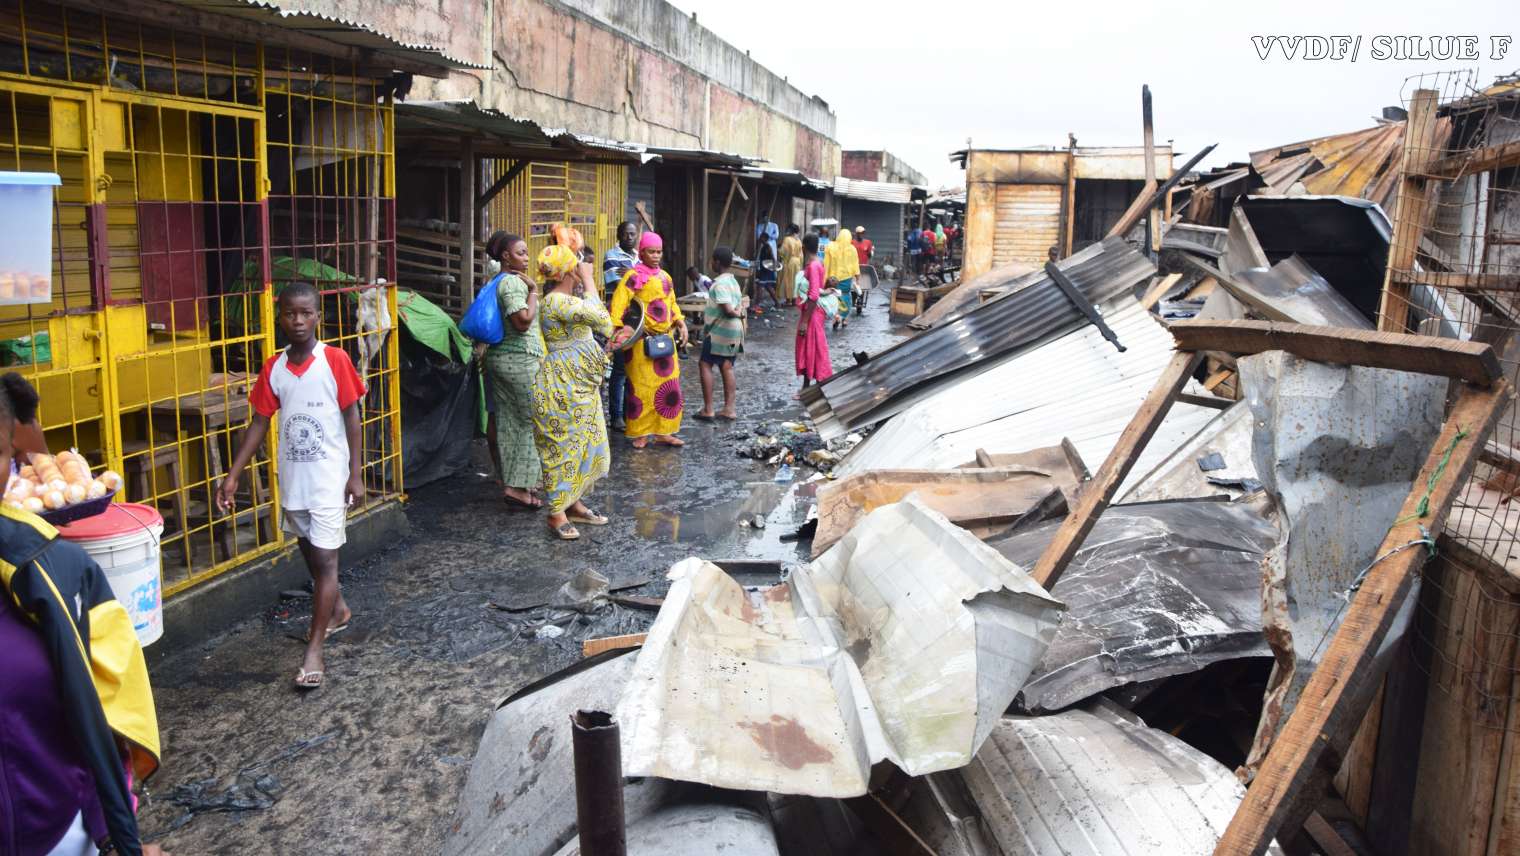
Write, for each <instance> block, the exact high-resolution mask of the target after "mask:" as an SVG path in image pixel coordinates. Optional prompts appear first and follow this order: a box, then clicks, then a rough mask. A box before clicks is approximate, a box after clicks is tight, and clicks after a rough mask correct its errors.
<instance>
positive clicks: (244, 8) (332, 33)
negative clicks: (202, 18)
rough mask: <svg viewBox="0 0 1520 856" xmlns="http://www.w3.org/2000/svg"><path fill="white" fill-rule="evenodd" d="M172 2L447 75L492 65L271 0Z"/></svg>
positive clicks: (363, 25)
mask: <svg viewBox="0 0 1520 856" xmlns="http://www.w3.org/2000/svg"><path fill="white" fill-rule="evenodd" d="M171 2H174V3H176V4H178V5H180V6H185V7H187V8H191V9H198V10H201V11H204V12H211V13H215V14H217V15H227V16H229V17H233V18H241V19H243V20H245V21H253V22H255V23H259V24H265V25H269V26H274V27H280V28H282V29H287V30H295V31H298V32H301V33H304V34H306V35H310V36H316V37H318V38H322V39H326V40H327V41H330V42H333V43H335V44H339V45H342V46H344V47H350V48H360V49H363V50H369V51H374V52H376V53H378V54H381V55H385V56H391V57H394V58H398V59H405V60H407V61H408V62H411V63H414V64H416V65H419V66H427V67H431V68H434V69H437V70H438V71H439V72H441V73H440V74H439V75H438V76H440V77H442V76H445V75H447V73H448V71H449V70H450V69H454V68H479V69H488V68H490V66H485V65H478V64H476V63H472V62H468V61H466V60H462V59H459V58H457V57H451V56H449V55H447V54H445V53H444V52H443V51H442V50H441V49H440V48H437V47H435V46H433V45H422V44H413V43H408V42H403V41H401V40H399V39H397V38H395V37H393V36H389V35H386V34H384V33H382V32H380V31H378V30H376V29H375V28H374V27H372V26H370V25H369V24H365V23H361V22H359V21H351V20H348V19H345V18H339V17H336V16H333V15H325V14H322V13H320V12H311V11H307V10H305V9H285V8H281V7H280V6H278V5H276V4H274V3H270V2H267V0H171Z"/></svg>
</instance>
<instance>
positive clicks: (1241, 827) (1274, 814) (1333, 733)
mask: <svg viewBox="0 0 1520 856" xmlns="http://www.w3.org/2000/svg"><path fill="white" fill-rule="evenodd" d="M1512 397H1513V390H1511V389H1510V386H1509V384H1508V383H1506V382H1504V381H1502V380H1501V381H1499V382H1498V383H1496V384H1494V385H1493V387H1491V388H1489V389H1479V388H1476V387H1467V388H1465V389H1464V390H1463V392H1462V395H1461V397H1460V398H1458V399H1457V403H1456V405H1455V406H1454V407H1453V408H1452V411H1451V414H1450V415H1449V416H1448V417H1447V419H1446V423H1445V424H1444V425H1443V426H1442V427H1441V433H1440V434H1439V435H1437V437H1436V440H1435V443H1434V444H1433V445H1432V447H1431V449H1430V454H1429V455H1428V456H1427V457H1426V459H1425V464H1424V466H1423V467H1421V469H1420V472H1419V474H1418V475H1416V476H1415V479H1414V481H1413V483H1412V486H1411V488H1410V492H1409V496H1408V497H1406V498H1405V500H1404V504H1403V507H1402V508H1401V509H1400V510H1399V513H1398V515H1397V516H1396V517H1395V518H1394V520H1395V521H1396V522H1395V523H1394V525H1393V526H1392V528H1390V529H1389V530H1388V535H1387V537H1385V538H1384V539H1383V543H1382V545H1380V546H1379V547H1378V549H1377V551H1376V552H1375V553H1374V555H1376V556H1378V557H1381V559H1380V561H1377V562H1374V563H1373V564H1372V566H1371V568H1370V569H1369V570H1368V571H1367V574H1366V577H1365V579H1364V580H1363V581H1362V585H1361V588H1360V590H1358V591H1357V592H1356V594H1355V595H1354V596H1353V598H1352V600H1351V605H1350V606H1349V607H1347V609H1346V614H1345V618H1344V620H1343V621H1342V623H1341V626H1340V628H1339V629H1338V630H1337V631H1336V633H1335V637H1334V638H1333V639H1332V640H1331V642H1330V644H1329V647H1328V648H1327V649H1326V651H1325V656H1324V657H1323V659H1321V660H1320V664H1319V667H1318V668H1316V669H1315V670H1314V674H1313V675H1312V676H1310V678H1309V683H1308V685H1307V686H1305V687H1304V691H1303V693H1302V694H1301V695H1300V696H1299V700H1298V704H1297V706H1295V707H1294V709H1293V712H1292V714H1291V715H1290V716H1289V718H1288V721H1287V723H1286V724H1285V725H1284V727H1283V729H1282V731H1281V732H1280V733H1279V734H1278V737H1277V740H1276V741H1275V742H1273V744H1272V748H1271V750H1269V751H1268V753H1267V757H1266V759H1265V760H1264V761H1263V762H1262V765H1261V768H1260V769H1259V770H1258V772H1257V774H1256V779H1255V780H1254V781H1253V782H1252V783H1251V787H1250V789H1249V790H1247V791H1246V798H1245V800H1244V801H1242V802H1241V804H1240V807H1239V808H1238V809H1237V810H1236V812H1235V815H1234V817H1232V818H1231V819H1230V825H1229V827H1228V828H1227V829H1226V830H1225V834H1224V836H1223V837H1222V838H1220V840H1219V844H1218V846H1217V847H1215V849H1214V854H1215V856H1239V855H1240V854H1259V853H1262V852H1264V851H1265V850H1266V848H1267V844H1268V843H1269V842H1270V841H1271V840H1272V838H1273V836H1275V835H1277V834H1278V833H1279V832H1282V831H1290V829H1291V823H1292V822H1293V820H1294V819H1297V818H1302V817H1305V816H1306V812H1305V806H1308V807H1309V808H1310V809H1312V807H1313V805H1314V802H1315V800H1316V799H1317V797H1318V794H1317V793H1314V792H1313V791H1315V790H1316V788H1314V787H1313V785H1314V783H1315V782H1320V783H1322V782H1323V781H1324V780H1325V777H1324V776H1322V775H1316V774H1317V773H1318V772H1319V770H1320V768H1321V766H1322V765H1323V766H1325V767H1328V768H1329V769H1334V768H1335V767H1336V766H1337V765H1338V763H1339V758H1340V757H1341V755H1342V753H1343V752H1344V751H1345V748H1346V744H1347V743H1348V742H1349V741H1350V739H1351V730H1352V728H1354V727H1355V726H1356V724H1357V723H1358V722H1360V721H1361V718H1362V716H1363V714H1364V713H1365V712H1366V707H1367V705H1368V704H1369V703H1370V701H1371V695H1372V689H1373V688H1374V687H1375V686H1376V684H1377V682H1378V681H1379V680H1381V679H1382V670H1381V669H1379V668H1378V665H1377V663H1376V654H1377V651H1378V649H1379V647H1381V646H1382V644H1383V640H1384V638H1385V637H1386V636H1387V635H1388V630H1389V628H1390V627H1392V625H1393V620H1394V616H1395V614H1396V613H1397V611H1398V609H1399V607H1400V606H1401V605H1402V604H1403V602H1404V599H1405V597H1406V596H1407V595H1408V594H1409V590H1410V587H1411V585H1412V584H1413V581H1414V576H1415V573H1416V572H1417V571H1418V569H1419V568H1420V567H1421V566H1423V565H1424V564H1425V561H1426V559H1427V557H1428V554H1427V553H1426V552H1425V549H1424V548H1423V547H1422V546H1417V547H1406V545H1408V544H1410V543H1411V542H1416V541H1419V540H1421V539H1422V538H1424V537H1425V535H1424V532H1425V531H1428V532H1429V533H1430V534H1431V535H1432V536H1434V535H1439V534H1440V532H1441V529H1442V527H1443V526H1444V525H1445V523H1446V514H1447V512H1448V511H1449V510H1450V509H1451V504H1452V502H1453V500H1455V499H1456V496H1457V493H1458V491H1459V490H1460V489H1461V488H1462V486H1463V485H1464V484H1465V483H1466V482H1467V478H1468V476H1469V475H1471V474H1472V469H1473V466H1474V465H1475V464H1476V463H1477V461H1478V450H1479V449H1481V448H1482V447H1483V443H1484V442H1485V441H1486V440H1487V439H1488V434H1489V432H1490V431H1492V430H1493V427H1494V424H1495V423H1496V422H1497V421H1498V419H1499V416H1500V415H1501V414H1502V413H1503V412H1504V409H1505V407H1506V405H1508V403H1509V401H1510V399H1511V398H1512ZM1432 485H1433V486H1432ZM1427 492H1428V494H1427ZM1427 501H1428V503H1429V504H1428V507H1427V509H1426V513H1425V514H1423V515H1422V514H1421V513H1420V509H1421V505H1422V503H1423V502H1427ZM1358 702H1359V703H1358Z"/></svg>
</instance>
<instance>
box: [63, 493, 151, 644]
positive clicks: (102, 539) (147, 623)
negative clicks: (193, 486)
mask: <svg viewBox="0 0 1520 856" xmlns="http://www.w3.org/2000/svg"><path fill="white" fill-rule="evenodd" d="M58 534H59V535H60V536H62V537H64V538H67V539H68V540H70V541H73V542H74V543H75V544H78V545H79V546H80V547H82V548H84V551H85V552H86V553H89V554H90V558H92V559H94V560H95V562H96V564H98V565H100V568H101V570H103V571H105V572H106V580H107V581H108V582H110V584H111V593H112V594H114V595H116V599H117V600H119V601H121V605H122V606H125V607H126V608H127V614H128V615H130V616H131V617H132V627H133V629H135V630H136V631H137V641H138V642H140V643H142V644H143V645H144V646H147V645H151V644H152V643H154V642H156V641H158V638H159V637H160V636H163V635H164V597H163V586H162V583H161V580H160V568H159V555H158V542H159V537H160V536H161V535H163V534H164V519H163V517H162V516H160V515H159V513H158V511H157V510H155V509H154V508H152V507H151V506H147V505H138V504H136V503H129V502H118V503H112V504H111V505H110V506H109V507H108V508H107V509H106V510H105V511H103V512H101V513H100V514H97V515H95V516H94V517H86V518H85V519H83V520H77V521H75V522H73V523H70V524H68V525H66V526H60V527H58Z"/></svg>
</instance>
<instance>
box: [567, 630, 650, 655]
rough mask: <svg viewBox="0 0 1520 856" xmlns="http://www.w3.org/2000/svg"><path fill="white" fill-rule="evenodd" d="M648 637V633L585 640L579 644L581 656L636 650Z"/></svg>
mask: <svg viewBox="0 0 1520 856" xmlns="http://www.w3.org/2000/svg"><path fill="white" fill-rule="evenodd" d="M648 637H649V634H648V633H628V634H625V635H623V636H602V637H600V638H598V639H587V640H586V641H584V642H582V643H581V656H582V657H595V656H596V655H597V654H600V653H602V652H603V651H618V650H621V649H623V648H637V647H639V646H640V645H643V644H644V640H645V639H647V638H648Z"/></svg>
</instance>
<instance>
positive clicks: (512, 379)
mask: <svg viewBox="0 0 1520 856" xmlns="http://www.w3.org/2000/svg"><path fill="white" fill-rule="evenodd" d="M486 252H487V253H489V254H490V256H491V258H493V259H497V260H498V261H500V262H501V273H500V274H499V275H498V276H497V277H496V280H495V281H496V299H497V301H498V303H499V305H500V307H501V318H502V330H503V335H502V338H501V341H500V342H497V343H496V344H494V345H492V346H491V347H490V348H489V349H488V350H487V351H486V360H485V365H486V375H487V377H489V378H490V383H491V398H492V400H493V401H494V403H495V406H496V436H495V437H493V438H492V440H493V441H494V442H495V444H496V451H497V455H498V456H499V457H500V459H501V484H502V492H503V494H504V495H505V497H506V501H507V504H508V505H511V506H514V507H516V508H542V507H543V501H542V500H540V499H539V498H538V497H537V496H536V495H535V494H534V491H535V490H537V489H538V487H539V486H540V485H541V484H542V483H543V476H544V474H543V469H542V467H541V465H540V463H539V459H538V447H537V446H536V445H535V443H534V440H533V386H534V383H535V382H536V381H537V380H538V370H539V366H540V365H541V364H542V363H543V359H544V337H543V334H542V333H540V332H539V327H538V318H537V316H538V289H537V288H535V287H534V286H533V285H532V284H531V283H529V282H528V280H527V279H526V278H525V277H524V276H523V275H522V274H523V272H524V271H526V270H527V269H528V245H527V243H526V242H524V241H523V239H522V238H519V237H518V236H516V235H510V234H507V233H506V232H497V233H496V234H494V235H492V236H491V240H490V241H488V242H487V243H486Z"/></svg>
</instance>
